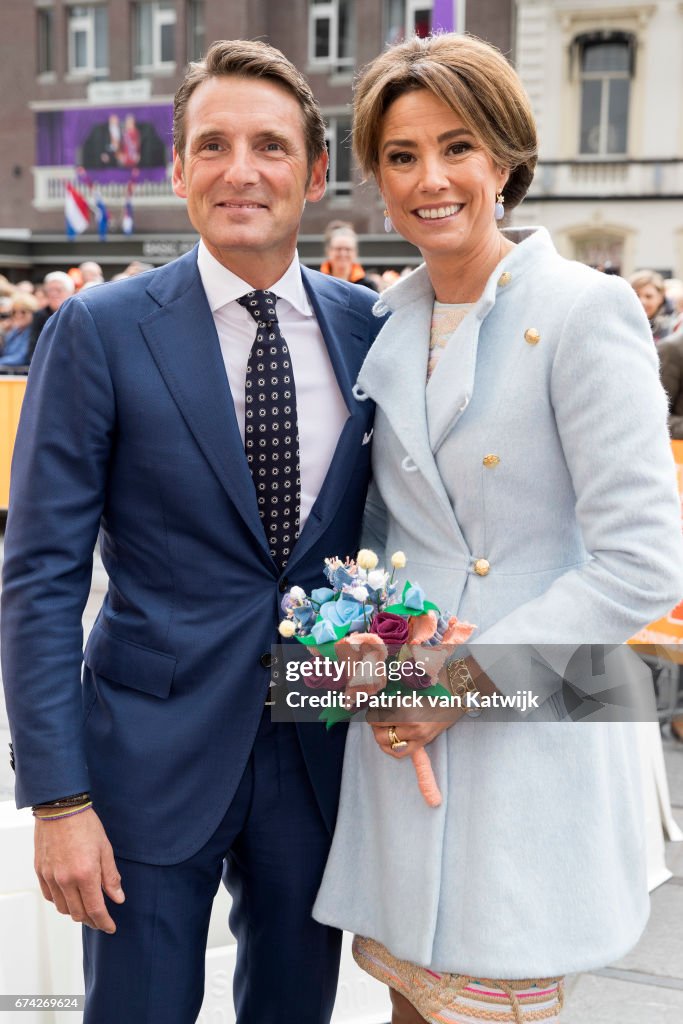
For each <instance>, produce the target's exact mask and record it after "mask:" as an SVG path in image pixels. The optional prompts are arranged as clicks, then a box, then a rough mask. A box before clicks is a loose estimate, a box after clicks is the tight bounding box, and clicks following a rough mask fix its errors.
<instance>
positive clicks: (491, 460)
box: [482, 455, 500, 466]
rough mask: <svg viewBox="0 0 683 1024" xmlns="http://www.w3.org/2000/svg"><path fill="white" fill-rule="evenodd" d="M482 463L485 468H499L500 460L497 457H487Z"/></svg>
mask: <svg viewBox="0 0 683 1024" xmlns="http://www.w3.org/2000/svg"><path fill="white" fill-rule="evenodd" d="M482 462H483V463H484V465H485V466H497V465H498V463H499V462H500V458H499V457H498V456H497V455H485V456H484V458H483V460H482Z"/></svg>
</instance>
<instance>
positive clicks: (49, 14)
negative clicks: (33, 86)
mask: <svg viewBox="0 0 683 1024" xmlns="http://www.w3.org/2000/svg"><path fill="white" fill-rule="evenodd" d="M36 14H37V15H38V32H37V37H36V38H37V42H38V54H37V63H38V74H39V75H46V74H49V73H50V72H52V71H54V69H55V62H54V31H55V29H54V21H55V12H54V9H53V8H52V7H41V8H39V9H38V10H37V12H36Z"/></svg>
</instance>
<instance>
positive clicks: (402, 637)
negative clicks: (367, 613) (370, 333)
mask: <svg viewBox="0 0 683 1024" xmlns="http://www.w3.org/2000/svg"><path fill="white" fill-rule="evenodd" d="M370 632H371V633H376V634H377V636H378V637H379V638H380V639H381V640H384V643H385V644H386V645H387V647H396V648H399V647H401V646H402V645H403V644H404V643H406V641H407V640H408V623H407V622H406V620H405V619H404V618H402V617H401V616H400V615H394V614H393V612H378V613H377V615H374V616H373V619H372V622H371V623H370Z"/></svg>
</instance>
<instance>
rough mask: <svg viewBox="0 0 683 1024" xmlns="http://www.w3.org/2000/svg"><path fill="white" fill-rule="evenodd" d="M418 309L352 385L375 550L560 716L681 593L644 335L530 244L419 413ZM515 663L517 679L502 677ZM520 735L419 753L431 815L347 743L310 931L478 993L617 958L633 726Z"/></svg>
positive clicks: (365, 733)
mask: <svg viewBox="0 0 683 1024" xmlns="http://www.w3.org/2000/svg"><path fill="white" fill-rule="evenodd" d="M504 272H507V274H506V277H502V275H503V273H504ZM507 275H509V280H507ZM433 300H434V294H433V291H432V288H431V284H430V282H429V278H428V275H427V272H426V269H425V267H421V268H420V269H418V270H417V271H415V272H414V273H413V274H411V275H410V277H408V278H407V279H405V280H403V281H400V282H399V283H397V284H396V285H395V286H394V287H393V288H391V289H390V290H389V291H387V292H385V294H384V295H383V297H382V300H381V303H380V305H381V304H382V303H384V304H386V306H387V307H388V308H389V309H390V310H391V311H392V315H391V317H390V319H389V320H388V322H387V324H386V325H385V326H384V328H383V330H382V331H381V333H380V334H379V336H378V338H377V340H376V342H375V344H374V345H373V347H372V349H371V350H370V353H369V355H368V356H367V358H366V360H365V363H364V365H363V367H362V369H361V372H360V375H359V378H358V388H359V389H361V391H362V392H364V393H365V394H367V395H368V396H369V397H371V398H372V399H374V400H375V402H376V403H377V413H376V420H375V435H374V451H373V471H374V487H373V493H372V495H371V499H370V501H369V504H368V535H367V537H366V540H367V542H368V543H370V544H375V545H378V547H377V550H378V553H379V554H380V558H382V556H384V558H385V559H386V561H387V562H388V558H389V556H390V554H391V552H393V551H395V550H397V549H402V550H403V551H405V552H406V554H407V556H408V567H407V570H406V572H407V574H408V576H409V578H410V579H411V580H413V581H419V583H420V584H421V585H422V587H423V588H424V590H425V593H426V594H427V596H428V597H429V598H430V599H431V600H433V601H435V602H436V603H437V604H438V605H439V606H440V607H441V608H442V609H448V610H450V611H451V612H455V613H456V614H457V615H458V617H459V618H460V619H464V620H467V621H469V622H472V623H475V624H476V625H477V626H478V630H477V633H476V634H475V635H474V637H473V640H472V642H471V644H472V646H471V650H472V653H473V654H474V655H475V657H477V659H478V660H479V661H480V662H481V663H482V664H483V665H484V666H485V667H486V668H487V670H488V672H489V674H490V675H491V677H492V678H493V680H494V682H495V683H496V685H497V686H498V687H499V689H501V690H502V691H503V692H514V691H515V690H516V689H517V688H518V687H520V686H526V685H527V684H528V683H529V681H531V685H533V687H534V688H535V690H536V692H538V693H540V694H542V695H543V696H545V697H547V699H548V700H550V701H551V702H558V707H557V710H558V711H559V709H560V707H561V691H559V692H558V688H557V676H553V673H552V672H551V669H553V670H555V671H556V672H559V673H560V675H562V674H563V673H564V671H565V668H566V666H567V662H568V660H569V657H570V653H571V650H572V649H573V645H577V644H589V643H590V644H621V643H623V642H624V641H625V640H626V639H627V638H628V637H630V636H632V635H633V634H634V633H635V632H636V631H637V630H638V628H639V627H641V626H642V625H644V624H645V623H647V622H650V621H652V620H654V619H656V618H657V617H659V616H661V615H663V614H664V613H665V612H666V611H667V610H669V609H670V608H671V607H673V606H674V605H675V604H676V603H677V601H678V600H679V599H680V597H681V594H683V540H682V537H681V521H680V509H679V501H678V497H677V493H676V486H675V474H674V466H673V460H672V456H671V452H670V446H669V441H668V436H667V429H666V415H667V409H666V401H665V398H664V395H663V392H662V389H661V387H660V384H659V378H658V372H657V357H656V353H655V348H654V345H653V343H652V339H651V336H650V331H649V327H648V323H647V320H646V318H645V315H644V313H643V311H642V309H641V307H640V304H639V303H638V300H637V298H636V296H635V294H634V293H633V291H632V290H631V289H630V287H629V286H628V285H627V284H626V283H625V282H624V281H622V280H620V279H617V278H614V277H606V276H604V275H602V274H599V273H597V272H596V271H593V270H590V269H589V268H588V267H585V266H583V265H581V264H578V263H572V262H569V261H568V260H565V259H563V258H561V257H560V256H559V255H558V253H557V252H556V251H555V249H554V247H553V244H552V242H551V240H550V237H549V235H548V233H547V232H546V231H545V230H543V229H539V230H537V231H536V232H535V233H534V234H532V235H531V236H530V237H529V238H527V239H526V240H525V241H524V242H522V243H521V244H520V245H518V246H517V247H516V248H515V249H513V250H512V252H510V253H509V254H508V255H507V256H506V257H505V258H504V259H503V260H502V261H501V263H500V264H499V266H498V267H497V268H496V270H495V271H494V273H493V274H492V275H491V277H490V279H489V281H488V282H487V284H486V287H485V289H484V292H483V294H482V296H481V298H480V300H479V301H478V302H477V303H476V304H475V306H474V308H473V309H472V310H471V311H470V312H469V314H468V316H467V317H466V319H465V320H464V321H463V323H462V325H461V327H460V329H459V331H458V332H457V334H456V335H455V336H454V337H453V339H452V340H451V342H450V344H449V345H448V346H447V348H446V350H445V352H444V353H443V354H442V357H441V359H440V361H439V363H438V364H437V367H436V369H435V371H434V374H433V376H432V378H431V380H430V382H429V386H428V387H427V389H426V398H425V379H426V371H427V357H428V347H429V333H430V319H431V312H432V304H433ZM530 328H531V329H534V330H535V331H537V332H538V334H539V335H540V340H538V342H537V343H536V344H530V343H529V341H528V340H527V338H528V337H531V338H532V340H533V339H534V338H535V335H533V334H532V335H527V338H525V333H526V332H527V331H528V330H529V329H530ZM489 454H494V455H497V456H498V457H499V460H500V461H499V462H498V463H497V464H496V465H490V464H489V465H485V464H484V462H483V459H484V457H485V456H486V455H489ZM490 461H491V460H489V463H490ZM385 509H388V510H389V512H388V514H387V513H386V511H385ZM331 553H332V552H331ZM481 558H485V559H487V560H488V562H489V563H490V570H489V572H488V574H487V575H485V576H480V575H478V574H477V573H476V572H475V571H474V564H475V562H476V561H477V559H481ZM507 644H516V645H519V647H518V648H517V650H518V651H519V652H520V653H519V656H518V658H517V660H515V659H511V658H509V657H506V658H505V659H496V657H495V651H496V647H499V645H507ZM489 645H491V646H489ZM535 645H542V646H539V647H538V648H537V650H538V652H539V655H540V656H539V657H537V658H534V659H531V658H530V657H529V651H530V647H533V646H535ZM552 645H555V646H552ZM567 645H568V646H567ZM499 649H500V647H499ZM492 650H493V652H494V653H493V654H492ZM568 652H569V653H568ZM507 653H509V652H507ZM637 664H638V665H639V666H640V663H639V662H638V663H637ZM530 665H532V666H533V667H532V668H531V669H530V668H529V666H530ZM641 678H642V683H641V685H642V686H643V687H645V688H647V687H650V686H651V683H650V680H649V676H648V674H647V672H645V673H644V675H643V674H642V673H641ZM544 707H545V710H547V709H548V707H550V708H551V709H552V704H551V705H548V704H547V703H546V704H545V705H544ZM535 717H538V713H533V714H531V715H530V716H527V717H526V718H525V720H523V721H518V722H508V723H491V722H490V721H489V722H487V721H486V718H485V715H484V716H482V717H481V718H477V719H474V718H469V717H465V718H462V719H460V720H459V721H458V722H457V723H456V724H455V725H454V726H453V727H452V728H450V729H448V730H447V731H446V732H444V733H443V734H441V735H440V736H439V737H438V738H437V739H436V740H435V741H434V742H433V743H432V744H430V745H429V747H428V751H429V753H430V756H431V759H432V764H433V767H434V771H435V774H436V777H437V781H438V783H439V786H440V788H441V792H442V795H443V803H442V805H441V806H440V807H439V808H437V809H433V808H429V807H427V806H426V804H425V803H424V802H423V800H422V797H421V796H420V794H419V792H418V789H417V785H416V782H415V774H414V769H413V765H412V764H411V762H410V761H409V760H408V759H406V760H403V761H396V760H394V759H392V758H389V757H387V755H386V754H384V753H383V752H382V751H381V750H380V749H379V747H378V746H377V745H376V743H375V740H374V738H373V735H372V731H371V729H370V728H369V727H367V726H366V725H357V726H352V727H351V728H350V730H349V737H348V741H347V746H346V755H345V761H344V775H343V784H342V795H341V803H340V809H339V817H338V821H337V829H336V833H335V837H334V843H333V846H332V851H331V854H330V858H329V861H328V865H327V870H326V872H325V876H324V879H323V883H322V886H321V889H320V892H319V894H318V898H317V902H316V904H315V909H314V916H315V917H316V918H317V919H318V920H319V921H322V922H325V923H327V924H333V925H337V926H339V927H341V928H345V929H348V930H350V931H353V932H356V933H358V934H361V935H365V936H370V937H372V938H374V939H377V940H378V941H380V942H382V943H384V944H385V945H386V946H387V947H388V948H389V950H390V951H391V952H392V953H393V954H394V955H395V956H397V957H400V958H404V959H408V960H411V961H413V962H416V963H419V964H422V965H424V966H431V967H433V968H435V969H438V970H444V971H451V972H460V973H466V974H472V975H476V976H481V977H489V978H528V977H540V976H553V975H560V974H564V973H567V972H573V971H583V970H587V969H591V968H595V967H598V966H601V965H604V964H606V963H609V962H610V961H612V960H614V959H616V958H617V957H619V956H621V955H622V954H624V953H625V952H626V951H627V950H628V949H630V948H631V947H632V946H633V945H634V943H635V942H636V940H637V939H638V937H639V935H640V933H641V932H642V929H643V927H644V925H645V922H646V920H647V916H648V911H649V901H648V894H647V887H646V879H645V849H644V835H643V828H642V821H641V807H640V800H639V779H638V766H637V754H636V749H635V736H634V734H633V731H632V729H633V727H632V726H631V725H628V724H621V723H616V724H609V723H604V722H591V723H589V724H585V723H584V724H576V723H566V722H565V723H560V722H553V721H540V720H538V721H534V720H533V719H534V718H535ZM399 733H400V729H399Z"/></svg>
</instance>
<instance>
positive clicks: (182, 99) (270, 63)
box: [173, 39, 325, 173]
mask: <svg viewBox="0 0 683 1024" xmlns="http://www.w3.org/2000/svg"><path fill="white" fill-rule="evenodd" d="M222 75H225V76H228V75H237V76H241V77H243V78H263V79H265V80H266V81H269V82H275V84H276V85H280V86H282V87H283V88H284V89H287V91H288V92H289V93H291V95H292V96H293V97H294V99H295V100H296V101H297V103H298V104H299V106H300V107H301V114H302V116H303V121H304V134H305V136H306V154H307V158H308V170H309V173H310V171H311V170H312V168H313V164H314V162H315V160H317V158H318V157H319V156H320V155H321V153H323V152H324V151H325V122H324V121H323V117H322V114H321V113H320V108H319V106H318V104H317V103H316V101H315V98H314V96H313V93H312V91H311V87H310V85H309V84H308V82H307V81H306V79H305V78H304V76H303V75H302V74H301V72H300V71H298V70H297V68H295V67H294V65H293V64H292V63H291V61H289V60H287V58H286V57H285V55H284V54H283V53H281V52H280V50H276V49H275V47H274V46H269V45H268V43H262V42H259V41H258V40H249V39H219V40H218V41H217V42H215V43H212V44H211V46H210V47H209V49H208V52H207V54H206V57H204V58H203V59H202V60H198V61H192V63H190V64H189V65H188V69H187V72H186V74H185V78H184V79H183V81H182V83H181V85H180V87H179V89H178V91H177V92H176V94H175V99H174V101H173V145H174V146H175V149H176V152H177V153H178V155H179V157H180V159H181V160H184V159H185V113H186V111H187V104H188V103H189V100H190V97H191V96H192V93H193V92H194V91H195V89H196V88H197V86H199V85H201V84H202V82H206V81H208V80H209V79H210V78H219V77H221V76H222Z"/></svg>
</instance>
